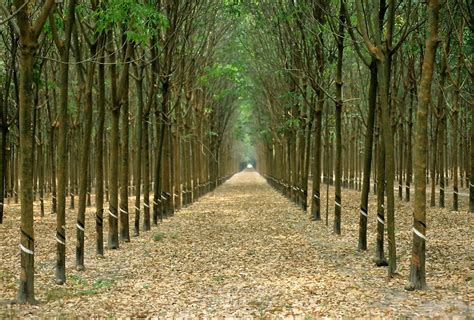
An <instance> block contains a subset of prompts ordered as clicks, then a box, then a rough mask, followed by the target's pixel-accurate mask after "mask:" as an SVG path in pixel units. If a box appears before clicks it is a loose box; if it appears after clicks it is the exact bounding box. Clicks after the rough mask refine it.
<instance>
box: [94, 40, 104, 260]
mask: <svg viewBox="0 0 474 320" xmlns="http://www.w3.org/2000/svg"><path fill="white" fill-rule="evenodd" d="M104 41H105V37H104V36H102V41H101V49H100V54H101V56H103V55H104V54H105V50H104ZM104 61H105V59H104V58H103V57H101V58H100V59H99V66H98V69H99V70H98V91H99V92H98V97H97V109H98V114H97V133H96V136H95V141H96V160H95V171H96V175H95V209H96V213H95V232H96V245H95V248H96V254H97V255H98V256H103V255H104V143H105V141H104V126H105V67H104Z"/></svg>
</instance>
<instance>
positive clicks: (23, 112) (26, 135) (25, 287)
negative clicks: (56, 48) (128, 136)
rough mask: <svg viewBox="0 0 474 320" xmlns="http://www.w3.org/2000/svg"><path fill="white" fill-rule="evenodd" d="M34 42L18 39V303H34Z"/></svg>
mask: <svg viewBox="0 0 474 320" xmlns="http://www.w3.org/2000/svg"><path fill="white" fill-rule="evenodd" d="M35 51H36V49H35V44H34V43H31V42H29V39H21V46H20V58H19V65H20V92H19V96H20V101H19V102H20V105H19V131H20V153H21V157H20V166H21V170H20V175H21V177H20V179H21V191H20V197H21V209H20V210H21V211H20V212H21V221H20V252H21V256H20V259H21V271H20V284H19V288H18V295H17V300H18V302H20V303H35V297H34V274H35V266H34V248H35V240H34V229H33V169H32V165H31V164H32V163H33V152H32V151H33V139H32V129H31V110H32V109H33V97H32V93H31V88H32V83H33V59H34V58H33V57H34V53H35Z"/></svg>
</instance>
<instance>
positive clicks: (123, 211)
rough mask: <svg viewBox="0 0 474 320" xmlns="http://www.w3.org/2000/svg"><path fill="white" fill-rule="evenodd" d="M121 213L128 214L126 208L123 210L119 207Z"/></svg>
mask: <svg viewBox="0 0 474 320" xmlns="http://www.w3.org/2000/svg"><path fill="white" fill-rule="evenodd" d="M119 210H120V212H121V213H124V214H128V212H127V211H126V210H123V209H122V208H120V209H119Z"/></svg>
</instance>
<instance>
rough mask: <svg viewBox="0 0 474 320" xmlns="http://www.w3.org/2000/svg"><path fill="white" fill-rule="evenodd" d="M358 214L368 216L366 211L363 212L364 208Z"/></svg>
mask: <svg viewBox="0 0 474 320" xmlns="http://www.w3.org/2000/svg"><path fill="white" fill-rule="evenodd" d="M360 214H361V215H363V216H364V217H366V218H367V217H368V216H367V213H365V212H364V210H360Z"/></svg>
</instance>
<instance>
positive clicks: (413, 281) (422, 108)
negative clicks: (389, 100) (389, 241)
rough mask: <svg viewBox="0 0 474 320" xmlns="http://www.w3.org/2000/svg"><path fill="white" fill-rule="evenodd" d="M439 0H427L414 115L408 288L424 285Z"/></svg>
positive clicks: (422, 286)
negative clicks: (430, 110)
mask: <svg viewBox="0 0 474 320" xmlns="http://www.w3.org/2000/svg"><path fill="white" fill-rule="evenodd" d="M439 10H440V4H439V0H429V2H428V35H427V38H426V51H425V56H424V58H423V69H422V74H421V83H420V92H419V96H418V108H417V117H416V137H415V138H416V143H415V201H414V214H413V218H414V219H413V249H412V258H411V267H410V280H409V281H410V282H409V284H408V285H407V287H406V288H407V289H408V290H413V289H423V288H425V287H426V274H425V241H426V179H425V170H426V153H427V149H428V148H427V144H428V117H427V114H428V107H429V104H430V100H431V82H432V79H433V69H434V64H435V58H436V48H437V46H438V22H439Z"/></svg>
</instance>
